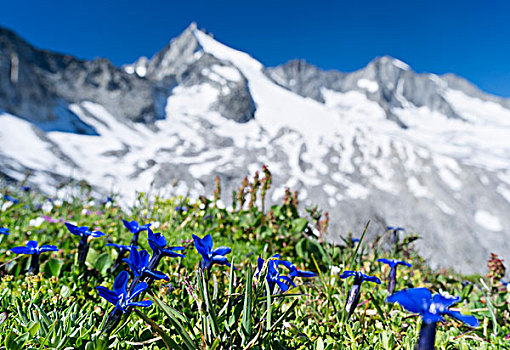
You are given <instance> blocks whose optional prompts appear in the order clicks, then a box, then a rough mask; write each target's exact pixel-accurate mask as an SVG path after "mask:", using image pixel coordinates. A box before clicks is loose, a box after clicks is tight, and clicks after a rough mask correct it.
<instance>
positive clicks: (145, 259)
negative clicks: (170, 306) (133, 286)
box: [124, 248, 169, 281]
mask: <svg viewBox="0 0 510 350" xmlns="http://www.w3.org/2000/svg"><path fill="white" fill-rule="evenodd" d="M124 261H125V262H126V263H127V264H128V265H129V267H130V268H131V271H133V273H134V274H135V276H138V277H140V278H143V277H144V276H148V277H150V278H152V279H154V280H165V281H168V280H169V279H168V277H167V275H165V274H164V273H162V272H159V271H153V270H151V269H150V268H149V261H150V255H149V253H148V252H147V251H146V250H142V251H140V252H138V250H136V249H135V248H133V249H131V254H129V259H124Z"/></svg>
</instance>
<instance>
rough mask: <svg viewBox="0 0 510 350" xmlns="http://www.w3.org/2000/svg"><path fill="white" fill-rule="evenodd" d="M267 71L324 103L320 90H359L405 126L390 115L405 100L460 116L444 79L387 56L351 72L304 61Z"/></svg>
mask: <svg viewBox="0 0 510 350" xmlns="http://www.w3.org/2000/svg"><path fill="white" fill-rule="evenodd" d="M266 74H267V76H268V77H270V78H271V79H273V80H274V81H275V82H276V83H277V84H279V85H281V86H283V87H285V88H287V89H289V90H291V91H293V92H295V93H297V94H299V95H301V96H303V97H310V98H313V99H314V100H317V101H319V102H324V96H323V94H322V89H328V90H332V91H338V92H347V91H360V92H362V93H364V94H366V95H367V97H368V98H369V99H370V100H372V101H375V102H377V103H378V104H379V105H380V106H381V107H382V108H383V109H384V111H385V113H386V116H387V118H388V119H390V120H393V121H395V122H397V123H398V124H399V125H400V126H401V127H404V128H405V127H406V125H405V123H403V122H402V121H401V120H400V119H399V118H398V117H397V116H396V115H395V114H393V109H395V108H405V107H406V103H411V104H413V105H414V106H416V107H427V108H429V109H430V110H431V111H436V112H439V113H441V114H443V115H445V116H447V117H448V118H457V119H461V117H460V116H459V115H458V114H457V113H456V112H455V110H454V109H453V108H452V107H451V106H450V105H449V103H448V102H447V101H446V100H445V99H444V97H443V96H442V91H443V90H444V89H445V88H446V84H445V82H443V81H440V82H438V79H437V77H435V76H434V75H432V74H417V73H415V72H413V71H412V70H411V69H410V68H409V66H407V65H406V64H405V63H403V62H401V61H399V60H397V59H394V58H391V57H388V56H384V57H380V58H376V59H375V60H373V61H372V62H370V63H369V64H368V66H366V67H365V68H363V69H360V70H358V71H356V72H353V73H342V72H338V71H334V70H331V71H323V70H320V69H318V68H317V67H315V66H313V65H311V64H309V63H307V62H305V61H303V60H294V61H290V62H288V63H286V64H283V65H281V66H277V67H274V68H268V69H266ZM363 82H366V84H367V85H364V84H363Z"/></svg>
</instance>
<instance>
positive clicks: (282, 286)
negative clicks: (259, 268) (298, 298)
mask: <svg viewBox="0 0 510 350" xmlns="http://www.w3.org/2000/svg"><path fill="white" fill-rule="evenodd" d="M276 284H278V287H280V289H281V290H282V292H286V291H287V289H289V286H288V285H286V284H285V283H284V282H282V281H280V280H277V281H276Z"/></svg>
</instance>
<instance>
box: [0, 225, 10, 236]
mask: <svg viewBox="0 0 510 350" xmlns="http://www.w3.org/2000/svg"><path fill="white" fill-rule="evenodd" d="M0 234H2V235H6V236H9V235H10V233H9V229H8V228H7V227H0Z"/></svg>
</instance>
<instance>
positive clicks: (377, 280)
mask: <svg viewBox="0 0 510 350" xmlns="http://www.w3.org/2000/svg"><path fill="white" fill-rule="evenodd" d="M363 280H364V281H368V282H373V283H377V284H381V280H380V279H379V278H378V277H375V276H367V275H365V274H364V275H363Z"/></svg>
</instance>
